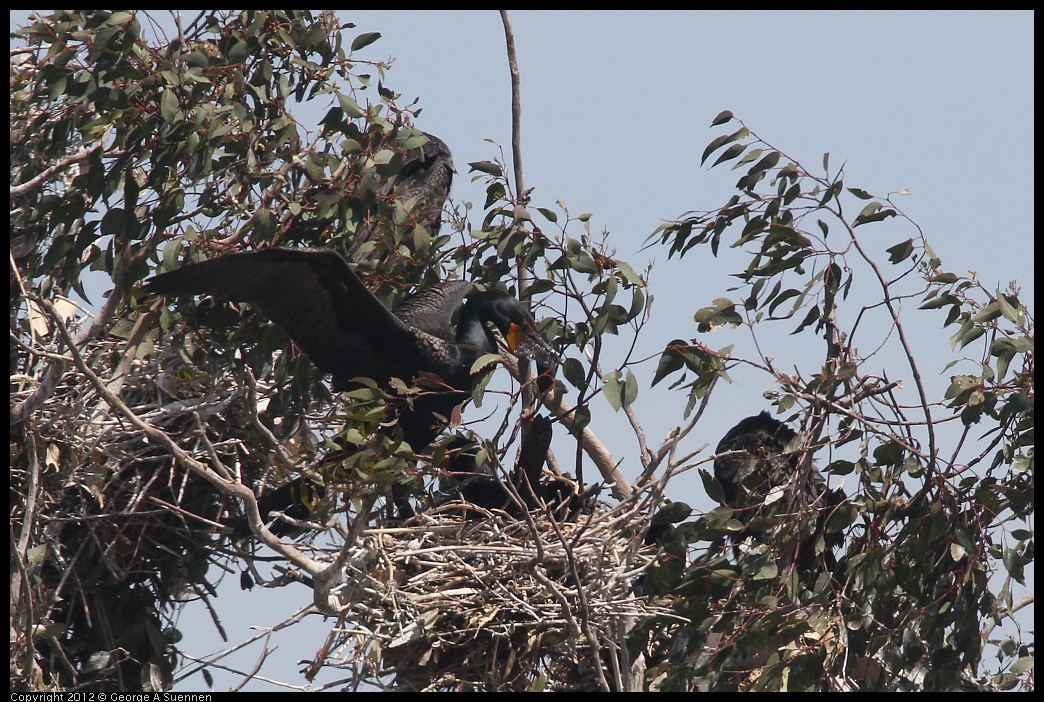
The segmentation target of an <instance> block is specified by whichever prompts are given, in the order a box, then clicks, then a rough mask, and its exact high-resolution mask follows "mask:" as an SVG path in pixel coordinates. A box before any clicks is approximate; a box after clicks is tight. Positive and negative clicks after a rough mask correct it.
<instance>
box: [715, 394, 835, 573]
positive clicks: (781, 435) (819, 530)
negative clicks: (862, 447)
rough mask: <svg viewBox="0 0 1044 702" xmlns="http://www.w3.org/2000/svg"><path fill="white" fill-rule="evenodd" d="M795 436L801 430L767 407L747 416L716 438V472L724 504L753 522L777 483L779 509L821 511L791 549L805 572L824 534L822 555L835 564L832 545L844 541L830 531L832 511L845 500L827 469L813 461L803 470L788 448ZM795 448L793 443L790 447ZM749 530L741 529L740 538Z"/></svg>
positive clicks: (736, 540)
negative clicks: (828, 482) (781, 493)
mask: <svg viewBox="0 0 1044 702" xmlns="http://www.w3.org/2000/svg"><path fill="white" fill-rule="evenodd" d="M795 438H797V432H795V431H794V430H793V429H791V428H790V427H788V426H787V425H786V424H784V423H783V422H780V421H779V420H777V419H775V418H774V417H772V416H771V415H770V414H769V413H768V412H762V413H761V414H757V415H754V416H752V417H747V418H746V419H744V420H742V421H740V422H739V423H738V424H737V425H736V426H734V427H733V428H732V429H730V430H729V431H728V432H727V433H726V434H725V436H724V437H723V438H722V440H721V441H720V442H719V443H718V448H717V450H716V451H715V453H718V454H726V453H728V452H730V451H732V452H743V453H736V454H734V455H721V456H718V458H716V459H715V460H714V477H715V478H717V480H718V482H719V483H721V486H722V488H724V492H725V504H726V505H728V506H729V507H732V508H733V509H735V510H736V518H737V519H739V520H740V521H742V522H744V523H749V522H750V521H751V519H753V517H754V516H756V515H758V514H766V512H763V509H764V506H763V505H764V502H765V498H766V497H767V496H768V495H769V494H770V493H771V492H772V490H773V489H774V488H784V489H785V493H784V496H783V497H782V498H781V499H779V500H776V501H774V504H779V505H781V506H782V507H781V509H780V511H778V512H777V515H783V514H797V513H800V512H803V511H805V510H809V509H815V510H817V511H818V517H817V519H816V524H815V531H814V533H813V534H812V536H810V537H809V538H807V539H804V540H801V541H800V542H794V544H793V545H794V546H796V547H797V553H796V554H795V553H788V554H787V555H790V556H791V559H792V562H794V563H796V565H797V566H798V568H799V570H800V571H801V572H808V571H809V570H810V569H812V568H813V566H814V564H815V561H816V558H817V553H816V551H817V541H818V540H819V538H820V537H822V539H823V544H822V546H821V551H822V554H821V557H822V561H823V563H824V564H825V565H826V567H827V568H828V569H833V567H834V565H836V560H835V559H834V553H833V551H834V549H835V548H836V547H837V546H839V545H840V544H841V542H842V541H843V535H842V534H841V533H840V532H837V533H833V534H827V533H826V524H827V520H828V518H829V516H830V514H831V513H832V512H833V511H834V509H835V508H836V507H837V506H839V505H840V504H841V503H842V502H844V500H845V494H844V492H843V491H842V490H841V489H840V488H837V489H834V490H829V489H828V488H827V485H826V480H825V479H824V478H823V475H822V474H821V473H820V472H819V471H818V470H816V468H815V467H811V466H810V467H809V470H808V471H807V472H803V471H802V469H801V466H800V461H799V455H798V454H797V453H792V452H791V453H788V452H787V447H788V445H789V444H790V443H791V442H792V441H793V440H794V439H795ZM791 451H793V447H791ZM747 535H748V533H747V532H746V531H744V532H741V533H739V534H737V535H736V536H735V537H734V539H733V541H734V543H739V542H740V541H742V540H743V539H744V538H746V536H747Z"/></svg>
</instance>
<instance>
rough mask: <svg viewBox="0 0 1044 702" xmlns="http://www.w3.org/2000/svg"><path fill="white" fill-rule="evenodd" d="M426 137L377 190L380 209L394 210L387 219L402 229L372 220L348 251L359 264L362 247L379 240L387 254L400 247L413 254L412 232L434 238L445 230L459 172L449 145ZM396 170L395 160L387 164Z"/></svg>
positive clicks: (363, 228)
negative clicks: (444, 213)
mask: <svg viewBox="0 0 1044 702" xmlns="http://www.w3.org/2000/svg"><path fill="white" fill-rule="evenodd" d="M424 136H425V137H427V141H426V142H424V143H423V144H422V145H420V146H418V147H415V148H412V149H407V150H406V151H404V152H402V154H401V156H399V157H398V158H399V159H400V161H399V164H398V165H399V170H398V171H395V172H394V173H392V174H390V175H389V176H388V177H387V178H386V179H385V180H384V181H383V182H382V183H381V185H380V187H379V188H378V189H377V201H378V202H379V203H380V205H379V206H378V207H379V208H380V207H382V206H383V207H389V206H390V207H393V208H394V209H393V210H391V212H392V213H391V214H387V215H386V218H387V219H391V220H393V221H395V222H397V223H398V224H399V228H397V227H388V226H387V220H386V219H384V218H376V217H374V218H371V219H370V221H369V222H368V223H367V224H366V225H365V226H363V227H360V228H359V230H358V232H357V233H356V235H355V236H354V237H353V240H352V243H351V244H350V245H349V247H348V252H347V253H348V256H349V258H351V259H352V260H359V258H360V256H361V255H362V254H361V251H362V250H363V246H364V245H367V244H372V242H374V241H376V240H377V239H382V240H383V241H384V243H385V249H384V250H385V251H386V252H391V253H394V252H398V251H399V250H400V245H403V246H405V248H406V249H407V250H408V251H411V252H413V251H415V250H416V242H415V240H414V236H413V233H412V232H413V231H414V230H415V229H416V228H418V227H420V228H422V229H424V230H425V231H427V235H428V237H429V238H434V237H435V236H436V235H437V234H438V233H439V230H440V229H441V228H442V210H443V207H444V205H445V204H446V199H447V198H448V197H449V192H450V188H451V187H452V185H453V174H454V173H456V172H457V169H456V167H455V166H454V165H453V157H452V155H451V154H450V150H449V147H448V146H446V143H445V142H444V141H442V139H439V138H438V137H437V136H435V135H434V134H428V133H427V132H424ZM395 166H396V162H395V161H394V160H393V161H392V163H390V164H388V168H395ZM369 255H370V256H372V255H373V254H372V253H371V254H369ZM387 255H388V254H387V253H386V254H385V256H387ZM397 255H398V254H397Z"/></svg>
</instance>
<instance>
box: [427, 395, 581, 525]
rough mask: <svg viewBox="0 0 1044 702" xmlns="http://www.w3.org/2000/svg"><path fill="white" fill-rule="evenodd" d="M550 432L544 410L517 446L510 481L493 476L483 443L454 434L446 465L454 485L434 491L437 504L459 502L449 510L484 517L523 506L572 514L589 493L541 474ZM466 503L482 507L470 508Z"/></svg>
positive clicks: (514, 511) (517, 511) (518, 512)
mask: <svg viewBox="0 0 1044 702" xmlns="http://www.w3.org/2000/svg"><path fill="white" fill-rule="evenodd" d="M552 435H553V430H552V424H551V420H550V419H548V418H547V417H544V416H542V415H538V416H536V417H534V418H533V421H532V424H531V425H530V429H529V433H528V434H527V435H526V438H525V439H524V440H523V442H522V448H521V449H520V450H519V456H518V463H517V464H516V465H515V467H514V468H513V469H512V470H511V472H510V474H509V475H508V476H507V483H508V484H505V483H504V482H502V481H500V480H498V479H497V477H496V476H495V475H493V471H492V469H491V468H490V466H489V464H488V462H482V463H480V462H479V460H478V455H479V453H480V449H481V447H480V446H477V445H475V444H473V443H471V442H470V441H468V440H467V439H466V438H464V437H454V438H453V439H451V440H450V441H449V442H447V444H444V446H443V447H444V448H447V449H449V451H448V453H447V460H446V464H447V466H448V469H449V471H450V472H451V473H452V474H453V475H454V477H455V478H456V484H454V485H453V486H451V487H450V488H449V489H446V490H443V491H441V493H440V494H438V495H437V496H436V499H435V507H442V506H444V505H448V504H450V503H457V502H459V503H462V504H463V505H464V506H463V507H462V508H461V509H459V510H456V509H455V510H451V511H453V512H455V513H456V512H459V513H461V514H463V515H464V516H466V517H469V518H481V517H483V516H484V514H485V512H484V510H502V511H504V512H506V513H508V514H510V515H512V516H516V517H517V516H520V515H521V513H522V509H525V510H527V511H533V510H536V509H542V508H544V507H547V508H549V509H551V510H552V512H554V513H556V515H557V516H558V517H560V518H563V519H566V520H569V519H572V518H573V516H575V513H576V512H577V511H579V510H580V509H582V508H583V507H584V505H585V504H586V501H587V498H588V495H578V494H576V493H575V491H574V490H573V485H572V484H571V483H570V482H569V481H567V480H563V479H559V478H553V477H552V478H549V479H544V478H543V477H542V475H541V472H542V469H543V466H544V461H545V460H546V459H547V451H548V448H550V446H551V438H552ZM516 498H517V499H516ZM468 505H474V506H475V507H480V508H481V510H473V509H468V508H467V506H468ZM563 507H564V509H560V508H563Z"/></svg>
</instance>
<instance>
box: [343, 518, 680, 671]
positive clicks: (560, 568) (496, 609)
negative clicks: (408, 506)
mask: <svg viewBox="0 0 1044 702" xmlns="http://www.w3.org/2000/svg"><path fill="white" fill-rule="evenodd" d="M460 509H461V507H460V505H454V504H449V505H444V506H443V507H442V508H441V509H440V510H439V511H437V512H427V513H423V514H421V515H419V516H418V517H416V518H414V519H413V520H411V521H410V522H408V523H407V524H405V525H404V526H401V527H389V528H378V529H371V530H368V531H367V532H366V534H365V538H364V542H363V543H362V544H361V548H360V559H359V560H358V561H357V562H356V563H355V566H356V567H355V568H352V569H351V573H350V577H354V578H356V586H357V587H356V588H355V592H354V597H352V598H351V601H350V602H349V604H348V606H347V607H346V608H345V609H344V610H343V611H342V613H341V617H342V621H343V626H342V627H341V629H340V630H339V635H338V637H337V641H336V646H339V647H340V649H341V650H342V651H343V654H342V655H343V656H344V657H345V659H346V660H353V659H355V658H356V657H358V656H359V655H362V656H365V657H366V659H367V660H368V662H369V664H370V668H371V672H372V674H373V676H374V680H375V681H376V680H382V679H383V680H390V681H391V683H390V686H391V687H393V688H394V689H397V690H460V691H463V690H488V691H501V690H526V689H532V688H536V687H544V688H545V689H554V690H595V689H600V688H602V689H606V688H608V689H619V688H620V686H621V685H626V683H625V680H624V679H625V678H626V677H627V676H628V675H631V674H632V669H633V664H632V662H631V661H629V660H628V659H627V655H628V654H627V650H626V647H625V646H624V636H625V635H626V633H627V632H628V631H630V629H631V627H632V625H633V622H635V621H637V620H639V619H641V618H645V617H650V616H657V615H661V614H665V612H664V611H660V610H656V609H655V608H652V607H650V606H649V605H648V604H647V603H646V602H645V601H644V600H643V599H641V598H638V597H636V596H635V595H634V594H633V587H632V583H633V580H634V579H635V578H636V577H638V576H639V574H640V572H641V571H642V570H643V569H644V567H645V565H646V564H647V563H648V561H649V560H650V559H651V557H652V555H653V554H651V553H649V552H648V551H639V548H638V547H639V546H640V544H641V537H640V536H635V535H634V534H633V524H634V520H635V518H636V514H635V510H634V509H633V508H629V507H627V506H625V505H619V506H616V507H609V506H607V505H605V504H602V503H596V504H595V505H594V506H593V509H591V510H588V511H586V512H585V513H581V514H580V515H579V516H577V518H576V519H575V521H571V522H563V521H558V520H556V519H555V518H553V517H552V516H550V515H549V514H543V515H541V514H531V515H530V516H531V517H532V519H521V520H520V519H515V518H512V517H508V516H507V515H504V514H502V513H487V514H486V515H485V516H484V518H482V519H479V520H474V519H472V520H468V519H464V518H462V517H461V516H460V514H459V510H460ZM472 509H473V508H472ZM606 670H608V671H614V673H613V674H612V675H610V676H609V677H608V678H607V677H606V675H605V674H604V672H603V671H606Z"/></svg>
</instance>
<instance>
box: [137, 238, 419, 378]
mask: <svg viewBox="0 0 1044 702" xmlns="http://www.w3.org/2000/svg"><path fill="white" fill-rule="evenodd" d="M145 288H146V290H148V291H149V292H151V293H156V294H160V295H169V294H192V295H213V296H215V297H217V298H220V299H223V300H230V301H235V302H249V303H252V304H254V305H257V306H258V307H260V308H261V309H262V310H263V311H264V313H265V314H266V315H268V317H269V318H270V319H271V320H272V321H273V322H275V323H276V324H278V325H279V326H280V327H282V328H283V329H284V330H285V331H286V333H287V334H288V335H289V336H290V338H291V339H293V340H294V342H295V343H296V344H297V345H298V346H300V347H301V349H303V350H304V352H305V353H307V354H308V356H309V358H311V359H312V362H313V363H314V364H315V365H316V366H317V367H318V368H319V369H320V370H322V371H324V372H326V373H330V374H332V375H333V378H334V384H335V386H337V387H339V388H344V387H347V386H348V385H349V384H350V381H351V379H352V378H355V377H366V378H372V379H373V380H375V381H376V382H378V383H381V384H383V383H385V382H387V381H388V379H389V378H391V377H393V376H394V377H403V376H409V375H410V374H411V373H413V372H415V371H416V370H417V369H418V368H420V366H421V361H420V359H419V357H418V351H417V347H416V344H415V343H414V332H413V331H412V330H411V329H410V327H409V326H408V325H407V324H406V323H404V322H403V321H402V320H400V319H399V318H398V317H396V316H395V315H393V314H392V313H391V312H390V311H389V310H388V309H387V308H386V307H385V306H384V305H382V304H381V302H380V301H379V300H378V299H377V298H375V297H374V296H373V295H372V294H371V293H370V291H369V290H368V289H367V288H366V286H365V285H364V284H363V282H362V281H361V280H359V277H358V276H357V275H355V272H354V271H352V269H351V267H349V265H348V263H347V261H345V260H344V258H342V257H341V255H340V254H338V253H337V252H336V251H332V250H329V249H280V248H271V249H263V250H261V251H251V252H244V253H235V254H229V255H227V256H221V257H220V258H214V259H210V260H209V261H203V262H201V263H196V264H193V265H189V266H185V267H184V268H180V269H178V270H175V271H171V272H169V273H163V274H161V275H158V276H156V277H154V278H151V279H149V280H148V281H146V283H145ZM406 379H407V380H409V379H410V378H408V377H407V378H406Z"/></svg>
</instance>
